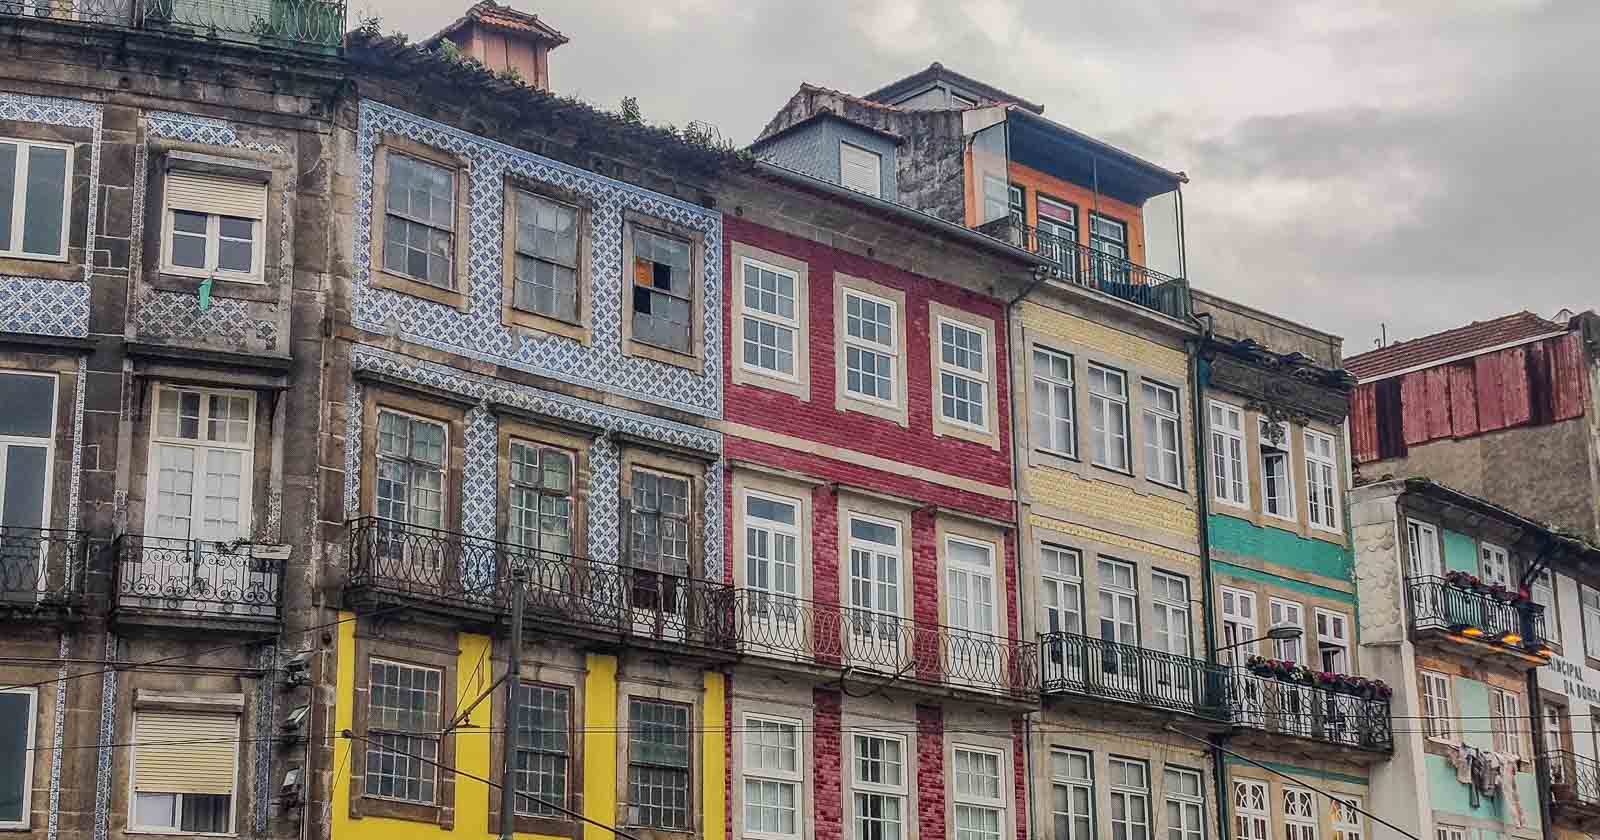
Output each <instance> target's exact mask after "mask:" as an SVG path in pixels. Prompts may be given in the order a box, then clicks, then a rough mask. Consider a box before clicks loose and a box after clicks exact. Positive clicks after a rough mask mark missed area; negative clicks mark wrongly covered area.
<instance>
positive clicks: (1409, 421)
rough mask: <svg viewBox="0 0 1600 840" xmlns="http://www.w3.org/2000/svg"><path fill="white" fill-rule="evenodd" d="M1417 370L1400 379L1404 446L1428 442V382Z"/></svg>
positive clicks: (1422, 372) (1421, 372)
mask: <svg viewBox="0 0 1600 840" xmlns="http://www.w3.org/2000/svg"><path fill="white" fill-rule="evenodd" d="M1425 373H1427V371H1422V370H1419V371H1417V372H1416V373H1408V374H1406V375H1405V376H1402V377H1400V410H1401V411H1402V412H1404V413H1403V415H1402V417H1403V420H1402V424H1403V428H1404V429H1405V437H1406V445H1408V446H1410V445H1413V444H1418V443H1426V442H1427V440H1428V380H1427V377H1425V376H1423V374H1425Z"/></svg>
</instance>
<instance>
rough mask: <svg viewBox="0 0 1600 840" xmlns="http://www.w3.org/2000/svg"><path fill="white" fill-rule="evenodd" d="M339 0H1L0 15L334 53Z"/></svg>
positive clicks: (340, 32)
mask: <svg viewBox="0 0 1600 840" xmlns="http://www.w3.org/2000/svg"><path fill="white" fill-rule="evenodd" d="M345 10H346V6H345V3H344V2H342V0H3V2H0V17H4V16H10V17H20V18H45V19H50V20H57V21H74V22H79V23H86V24H95V25H99V26H114V27H119V28H128V29H143V30H149V31H159V32H164V33H169V34H178V35H187V36H192V37H196V38H204V39H208V40H217V41H229V42H234V43H245V44H255V45H258V46H261V47H266V48H273V49H287V50H296V51H301V52H305V51H312V52H322V53H327V54H333V53H336V52H337V51H338V49H339V45H340V43H341V42H342V40H343V38H344V27H345Z"/></svg>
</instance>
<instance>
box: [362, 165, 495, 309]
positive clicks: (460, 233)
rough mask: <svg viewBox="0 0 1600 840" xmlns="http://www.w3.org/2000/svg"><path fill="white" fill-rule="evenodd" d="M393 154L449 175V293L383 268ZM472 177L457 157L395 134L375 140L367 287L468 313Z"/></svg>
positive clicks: (443, 289)
mask: <svg viewBox="0 0 1600 840" xmlns="http://www.w3.org/2000/svg"><path fill="white" fill-rule="evenodd" d="M391 153H393V154H400V155H405V156H407V157H412V158H416V159H418V160H421V161H423V162H424V163H431V164H433V165H435V166H442V167H444V168H446V169H449V170H450V172H451V177H452V178H453V184H454V196H455V197H454V202H455V220H454V221H455V227H454V229H453V230H452V231H451V240H450V241H451V254H450V271H451V274H450V288H448V289H446V288H441V287H439V286H434V285H431V284H429V283H424V282H422V281H421V280H417V279H415V278H413V277H410V276H408V275H404V274H395V273H393V272H390V271H388V270H386V269H385V268H384V262H383V248H384V242H385V241H386V240H387V237H386V236H385V233H386V230H385V226H386V225H387V224H388V221H387V215H388V214H387V210H386V207H387V204H388V188H389V155H390V154H391ZM471 177H472V170H471V166H470V164H469V163H468V162H467V160H466V159H465V158H463V157H460V156H459V155H455V154H452V153H450V152H446V151H444V150H442V149H438V148H435V147H433V146H428V145H425V144H422V143H418V142H417V141H415V140H411V139H409V138H406V137H401V136H399V135H395V134H384V135H382V136H380V137H379V138H378V147H377V150H376V151H375V153H374V154H373V161H372V219H371V222H370V225H371V226H370V231H371V238H372V261H371V265H370V266H369V271H368V283H369V284H370V285H372V286H375V287H377V288H380V289H389V290H391V291H396V292H401V293H403V294H407V295H411V296H412V297H418V298H422V299H423V300H430V301H433V302H434V303H441V304H444V305H445V306H450V307H454V308H456V309H458V310H460V311H462V312H465V311H467V309H468V299H469V296H468V291H469V287H470V285H471V280H472V278H471V277H470V276H469V275H468V272H467V251H468V250H469V249H470V248H471V247H472V237H471V235H470V231H469V225H470V214H469V209H470V204H471V202H470V201H469V200H468V194H469V190H468V184H469V182H470V180H471Z"/></svg>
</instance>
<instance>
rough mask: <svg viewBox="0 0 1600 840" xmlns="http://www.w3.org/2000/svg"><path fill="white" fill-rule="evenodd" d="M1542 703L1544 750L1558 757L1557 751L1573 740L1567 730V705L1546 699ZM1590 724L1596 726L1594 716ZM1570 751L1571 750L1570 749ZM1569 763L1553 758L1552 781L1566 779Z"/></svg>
mask: <svg viewBox="0 0 1600 840" xmlns="http://www.w3.org/2000/svg"><path fill="white" fill-rule="evenodd" d="M1540 705H1541V707H1542V708H1543V710H1544V721H1543V723H1544V726H1543V727H1542V730H1543V732H1542V737H1543V738H1544V751H1545V754H1546V755H1548V756H1549V757H1550V758H1552V759H1556V758H1557V756H1556V753H1559V752H1562V751H1563V750H1566V749H1567V746H1566V745H1567V743H1568V742H1570V741H1571V740H1572V739H1571V737H1570V736H1571V735H1572V733H1571V732H1569V731H1567V720H1568V717H1567V707H1566V706H1562V705H1558V704H1556V703H1553V702H1551V701H1549V700H1546V701H1544V703H1542V704H1540ZM1589 725H1590V727H1591V729H1592V728H1593V726H1594V719H1593V718H1590V724H1589ZM1563 736H1566V737H1563ZM1568 751H1569V752H1570V750H1568ZM1568 764H1569V762H1568V761H1564V760H1553V761H1551V762H1550V775H1551V777H1552V781H1556V782H1563V781H1566V778H1565V777H1566V776H1567V774H1568V771H1567V765H1568Z"/></svg>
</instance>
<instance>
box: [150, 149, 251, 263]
mask: <svg viewBox="0 0 1600 840" xmlns="http://www.w3.org/2000/svg"><path fill="white" fill-rule="evenodd" d="M179 171H181V170H179ZM168 174H169V175H170V174H171V173H170V172H169V173H168ZM188 174H192V175H195V176H196V177H199V176H198V174H197V173H188ZM222 180H228V181H237V180H240V179H238V178H226V179H222ZM256 186H259V187H260V188H261V211H260V216H258V217H256V218H252V219H249V221H250V270H249V271H234V270H231V269H226V268H221V267H219V266H218V265H217V261H218V260H219V259H220V258H221V250H222V249H221V236H222V216H220V215H218V214H216V213H209V212H208V213H201V212H200V211H199V210H192V209H189V208H187V207H173V206H172V193H171V191H169V190H164V191H163V193H162V197H161V204H162V207H161V221H162V225H161V273H162V274H174V275H178V276H180V277H216V278H217V279H219V280H228V281H230V282H234V283H253V284H256V285H258V286H259V285H263V284H265V283H266V282H267V280H266V274H265V272H264V267H265V265H266V251H267V244H266V241H265V239H266V230H267V223H266V222H267V185H266V184H256ZM179 212H184V213H193V214H194V215H196V216H202V215H203V216H205V217H206V234H205V236H206V244H205V259H206V264H205V266H204V267H202V268H196V267H194V266H190V265H178V264H177V263H175V262H173V261H172V244H173V237H175V236H176V235H177V213H179ZM232 218H245V217H243V216H234V217H232Z"/></svg>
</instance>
